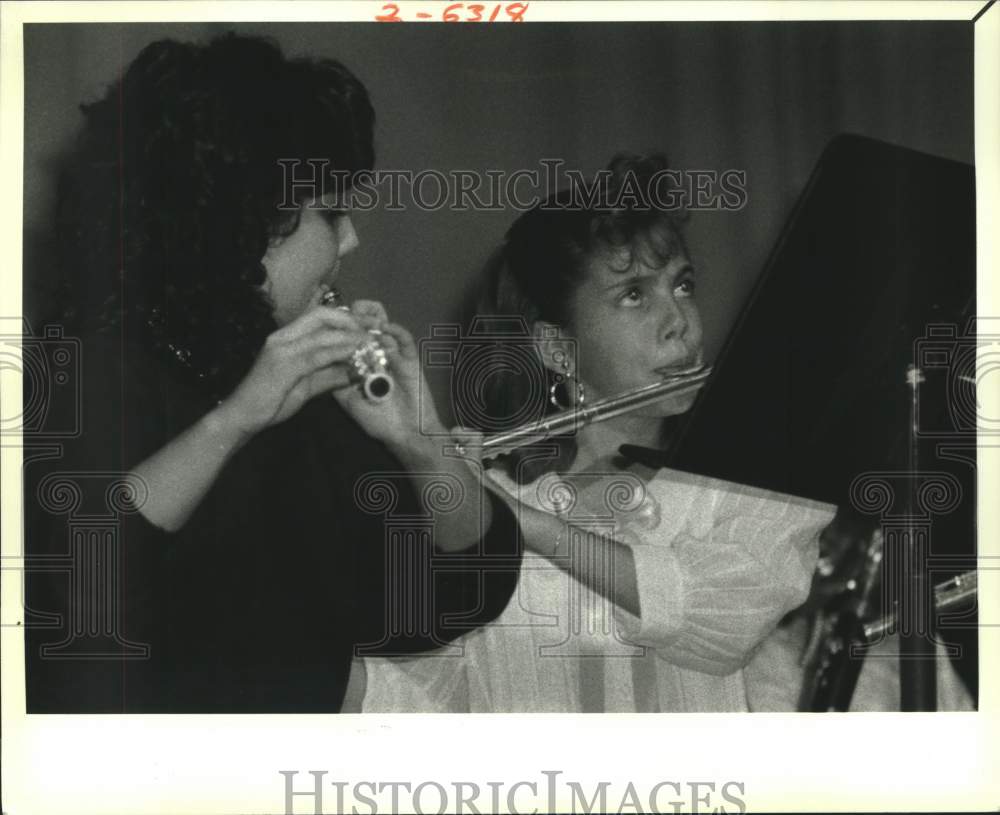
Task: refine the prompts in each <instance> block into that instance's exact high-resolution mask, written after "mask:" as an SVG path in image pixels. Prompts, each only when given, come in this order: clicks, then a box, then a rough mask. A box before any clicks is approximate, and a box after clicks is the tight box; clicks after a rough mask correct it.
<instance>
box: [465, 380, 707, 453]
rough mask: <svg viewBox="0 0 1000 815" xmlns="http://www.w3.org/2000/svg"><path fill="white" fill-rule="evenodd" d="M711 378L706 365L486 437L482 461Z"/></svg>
mask: <svg viewBox="0 0 1000 815" xmlns="http://www.w3.org/2000/svg"><path fill="white" fill-rule="evenodd" d="M711 374H712V368H711V366H709V365H701V366H698V367H695V368H687V369H685V370H682V371H678V372H677V373H676V374H674V375H673V376H671V377H669V378H667V379H664V380H663V381H662V382H654V383H653V384H652V385H644V386H643V387H641V388H636V389H635V390H632V391H626V392H625V393H620V394H618V395H617V396H611V397H608V398H607V399H601V400H600V401H597V402H594V403H593V404H591V405H586V406H580V407H575V408H570V409H569V410H565V411H563V412H562V413H556V414H554V415H552V416H546V417H545V418H544V419H541V420H540V421H537V422H531V423H530V424H526V425H522V426H521V427H518V428H515V429H514V430H508V431H506V432H504V433H498V434H496V435H494V436H488V437H487V438H485V439H483V442H482V457H483V458H494V457H495V456H499V455H501V454H503V453H509V452H510V451H511V450H514V449H516V448H518V447H521V446H522V445H525V444H528V443H531V442H537V441H543V440H544V439H547V438H550V437H551V436H559V435H563V434H565V433H570V432H572V431H574V430H577V429H578V428H580V427H583V426H584V425H588V424H596V423H597V422H603V421H605V420H607V419H613V418H614V417H615V416H621V415H622V414H624V413H629V412H630V411H633V410H637V409H638V408H641V407H644V406H646V405H650V404H653V403H654V402H658V401H659V400H660V399H663V398H665V397H667V396H680V395H682V394H686V393H692V392H694V391H697V390H699V389H700V388H702V387H703V386H704V384H705V382H706V381H707V380H708V378H709V376H711Z"/></svg>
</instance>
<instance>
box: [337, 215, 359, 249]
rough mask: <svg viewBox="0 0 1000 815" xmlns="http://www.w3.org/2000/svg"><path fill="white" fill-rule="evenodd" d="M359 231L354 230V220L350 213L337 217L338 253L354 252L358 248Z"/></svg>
mask: <svg viewBox="0 0 1000 815" xmlns="http://www.w3.org/2000/svg"><path fill="white" fill-rule="evenodd" d="M358 244H359V241H358V233H357V232H355V231H354V222H353V221H351V217H350V216H349V215H345V216H344V217H343V218H338V219H337V255H338V256H339V257H343V256H344V255H346V254H348V253H350V252H353V251H354V250H355V249H357V248H358Z"/></svg>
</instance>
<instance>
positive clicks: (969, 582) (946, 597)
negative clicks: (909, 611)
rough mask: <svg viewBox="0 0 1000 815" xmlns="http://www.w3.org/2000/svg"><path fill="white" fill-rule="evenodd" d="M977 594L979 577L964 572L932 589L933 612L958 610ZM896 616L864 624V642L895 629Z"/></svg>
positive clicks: (872, 640) (972, 573)
mask: <svg viewBox="0 0 1000 815" xmlns="http://www.w3.org/2000/svg"><path fill="white" fill-rule="evenodd" d="M978 594H979V577H978V573H977V572H964V573H962V574H959V575H956V576H955V577H953V578H951V579H950V580H945V581H944V582H943V583H938V584H937V585H936V586H935V587H934V610H935V611H937V612H940V611H948V610H951V609H955V608H959V607H961V606H963V605H965V604H966V603H969V602H970V601H971V600H973V599H974V598H975V597H977V596H978ZM897 622H898V615H897V614H896V613H895V612H893V613H892V614H889V615H887V616H885V617H880V618H879V619H877V620H871V621H869V622H866V623H865V624H864V626H863V627H862V629H861V633H862V637H863V638H864V642H866V643H870V642H875V641H877V640H879V639H881V638H882V637H883V636H884V635H885V634H886V633H888V632H891V631H893V630H894V629H895V627H896V624H897Z"/></svg>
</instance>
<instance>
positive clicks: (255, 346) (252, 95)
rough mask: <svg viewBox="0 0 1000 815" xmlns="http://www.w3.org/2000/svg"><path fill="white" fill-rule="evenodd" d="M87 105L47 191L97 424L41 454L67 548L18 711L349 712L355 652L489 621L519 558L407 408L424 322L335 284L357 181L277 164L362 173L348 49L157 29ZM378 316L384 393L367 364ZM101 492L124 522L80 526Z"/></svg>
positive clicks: (437, 640) (37, 581)
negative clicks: (402, 318) (183, 39)
mask: <svg viewBox="0 0 1000 815" xmlns="http://www.w3.org/2000/svg"><path fill="white" fill-rule="evenodd" d="M83 110H84V114H85V117H86V121H85V125H84V129H83V133H82V136H81V139H80V142H79V145H78V148H77V150H76V152H75V154H74V156H73V163H72V165H71V166H70V168H69V170H68V171H67V172H66V174H65V175H64V178H63V183H62V185H61V188H60V205H59V212H58V227H59V236H60V239H61V241H62V242H61V249H62V263H61V269H62V272H63V276H62V281H61V302H62V303H63V304H64V308H63V310H62V311H63V320H64V326H65V328H66V330H67V331H68V332H69V333H70V334H71V335H73V336H77V337H80V338H81V339H82V341H81V348H82V356H83V359H82V365H81V368H82V374H81V388H82V398H81V400H80V407H81V410H82V414H81V416H80V420H81V428H82V432H81V434H80V436H79V438H78V439H74V440H73V441H71V442H68V443H67V444H66V447H65V450H64V451H63V455H62V456H61V457H60V458H58V459H57V460H55V461H53V462H50V463H48V465H41V466H38V467H29V468H28V472H27V474H26V475H27V483H28V485H29V486H28V492H27V495H28V498H29V512H31V507H30V504H31V502H32V501H33V500H37V504H36V505H35V506H34V508H33V509H34V512H33V514H32V515H31V516H30V517H29V521H28V527H27V537H28V552H29V556H39V557H42V556H44V557H49V558H52V557H56V558H58V557H60V556H65V553H66V551H67V548H69V550H70V553H71V556H72V557H73V558H75V560H73V562H72V565H71V567H70V568H69V569H68V573H60V574H50V573H46V574H32V575H30V576H29V580H28V605H29V606H30V607H31V608H32V609H33V610H37V611H38V612H42V613H45V612H48V613H53V612H55V613H57V614H59V615H61V618H62V623H63V624H62V626H61V627H58V628H55V629H48V628H32V630H31V632H30V636H29V638H28V645H29V648H28V710H29V712H43V711H57V712H58V711H65V712H70V711H90V712H97V711H109V712H110V711H164V712H241V711H243V712H251V711H253V712H292V711H300V712H323V711H327V712H334V711H338V710H342V709H346V710H350V709H355V708H356V707H357V700H358V699H359V698H360V692H361V691H362V690H363V684H364V676H363V675H357V674H355V676H354V677H353V678H350V676H349V673H350V663H351V657H352V654H353V653H354V651H355V649H356V648H358V647H361V646H363V645H366V644H367V645H368V646H370V647H371V648H373V649H375V650H378V649H379V648H381V650H382V651H383V652H398V651H403V652H407V651H414V650H420V649H423V648H428V647H432V646H434V645H439V644H441V643H442V642H445V641H447V640H448V639H451V638H454V637H455V636H458V635H459V634H460V633H462V631H463V630H468V629H469V628H471V627H474V626H475V625H478V624H480V623H482V622H483V621H485V620H488V619H491V618H492V617H493V616H495V615H496V614H497V613H498V612H499V611H500V609H502V607H503V604H504V603H505V602H506V600H507V598H508V596H509V594H510V591H511V590H512V587H513V585H514V575H513V573H512V572H511V564H512V563H513V564H514V567H515V569H516V562H517V558H516V552H515V551H514V550H515V534H514V527H513V522H512V518H511V516H510V513H509V511H508V510H507V509H506V508H505V507H503V506H502V504H501V503H499V502H497V501H495V500H493V499H489V500H483V501H481V500H479V499H478V498H477V496H479V495H480V490H479V489H478V487H479V485H478V484H477V482H476V481H475V479H474V478H473V476H472V475H471V474H470V473H469V471H468V469H467V468H465V467H464V466H462V465H461V463H460V462H458V463H456V462H454V461H453V460H450V459H445V458H443V457H442V456H441V454H440V448H439V446H436V445H435V444H434V443H432V441H431V440H430V439H432V438H433V437H428V436H426V435H424V434H421V433H420V432H419V431H420V427H419V426H418V406H419V407H422V409H423V422H424V428H425V429H426V427H427V422H428V421H430V422H431V424H432V425H434V427H432V428H431V429H432V430H442V428H440V423H439V422H438V421H437V419H436V414H434V412H433V405H432V402H430V399H429V396H428V393H427V391H426V387H425V384H424V380H423V377H422V374H421V371H420V367H419V363H418V360H417V355H416V350H415V346H414V342H413V339H412V337H411V336H410V335H409V334H408V333H407V332H406V330H405V329H403V328H402V327H401V326H399V325H396V324H394V323H392V322H390V321H389V320H388V317H387V315H386V313H385V309H384V308H383V307H382V306H381V304H380V303H378V302H376V301H359V302H356V303H354V304H352V305H351V306H350V307H349V308H348V307H343V308H328V307H326V306H325V303H326V301H327V299H328V297H326V295H327V294H328V293H329V292H330V291H331V289H332V288H333V284H334V282H335V280H336V278H337V276H338V274H339V271H340V268H339V267H340V263H341V259H342V258H343V257H344V256H346V255H347V254H349V253H350V252H351V251H352V250H353V249H354V248H355V247H356V246H357V244H358V238H357V235H356V233H355V231H354V227H353V224H352V222H351V219H350V214H349V211H348V210H347V209H346V208H345V207H346V204H347V203H348V201H347V200H346V197H347V196H345V195H344V194H338V195H337V196H336V197H334V196H333V195H331V194H330V190H335V191H337V192H338V193H345V192H347V191H349V190H345V186H344V184H343V183H341V184H339V185H337V184H330V185H327V186H324V185H323V184H319V185H318V186H316V187H315V188H314V189H312V190H310V189H309V188H307V187H305V188H304V187H303V185H301V184H297V185H292V184H289V183H288V181H289V179H288V178H286V167H287V166H288V162H290V161H292V162H293V161H299V162H307V161H310V162H313V166H320V167H322V168H324V170H325V171H326V172H328V173H329V174H330V177H331V179H334V178H335V179H337V180H339V181H341V182H343V180H344V179H347V180H348V182H349V181H350V180H351V179H354V178H356V177H357V175H358V174H359V173H362V172H365V171H368V170H370V169H371V167H372V165H373V161H374V156H373V147H372V131H373V124H374V113H373V110H372V107H371V104H370V102H369V98H368V94H367V92H366V90H365V88H364V86H363V85H362V84H361V83H360V81H358V79H357V78H356V77H355V76H354V75H353V74H352V73H351V72H350V71H349V70H348V69H347V68H345V67H344V66H343V65H341V64H340V63H338V62H335V61H333V60H328V59H326V60H319V61H312V60H305V59H295V60H289V59H286V58H285V57H284V56H283V55H282V53H281V51H280V50H279V49H278V48H277V47H276V46H275V45H274V44H272V43H271V42H269V41H266V40H262V39H257V38H248V37H242V36H236V35H228V36H225V37H222V38H220V39H217V40H214V41H213V42H211V43H210V44H208V45H194V44H182V43H178V42H173V41H162V42H157V43H154V44H152V45H150V46H148V47H147V48H145V49H144V50H143V51H142V53H141V54H140V55H139V56H138V57H137V58H136V59H135V61H134V62H133V63H132V64H131V65H130V66H129V68H128V69H127V71H126V72H125V73H124V75H123V76H122V78H121V79H120V81H118V82H117V83H115V84H114V85H113V86H112V87H111V88H110V89H109V90H108V92H107V94H106V95H105V96H104V98H103V99H101V100H99V101H97V102H95V103H93V104H90V105H86V106H84V108H83ZM347 186H348V187H349V184H348V185H347ZM373 332H374V334H373ZM373 336H374V337H375V338H377V341H378V342H379V343H380V345H381V346H382V348H383V350H384V353H385V357H386V360H387V362H388V365H389V368H390V370H391V371H392V374H393V376H394V379H395V383H396V387H395V388H394V390H393V391H392V392H391V394H390V395H389V397H388V398H387V399H385V400H384V401H381V402H375V401H372V400H369V399H366V398H365V397H364V396H363V395H362V392H361V390H360V389H359V388H358V387H356V384H355V377H354V375H353V374H352V371H353V368H352V361H353V360H354V359H355V354H356V352H357V351H358V349H359V348H361V347H365V346H370V344H371V342H372V339H373ZM331 392H332V394H333V398H331V396H330V394H331ZM54 409H55V410H59V409H60V406H59V405H55V406H54ZM406 470H409V471H411V472H413V473H415V475H413V476H410V477H406V476H405V475H402V474H401V473H403V472H404V471H406ZM429 473H434V475H428V474H429ZM379 474H381V476H379ZM67 478H68V479H69V481H68V482H65V479H67ZM379 478H381V481H380V480H379ZM60 479H63V481H60ZM373 479H374V480H373ZM63 482H65V484H69V483H70V482H71V484H72V486H71V487H69V489H71V490H75V492H73V494H74V495H77V496H79V499H80V503H79V504H75V505H74V506H73V508H72V511H71V512H70V516H69V520H68V521H67V513H66V511H65V510H66V505H65V504H62V503H60V502H59V501H58V500H56V498H55V497H54V496H57V495H63V494H65V489H64V490H63V492H59V489H58V487H59V486H60V485H62V486H64V487H65V484H64V483H63ZM373 483H374V484H375V486H374V487H373V486H372V484H373ZM366 485H367V486H366ZM366 490H367V492H366ZM442 490H444V492H445V493H450V496H451V499H452V500H450V503H449V501H447V500H446V501H445V503H447V504H448V506H446V507H444V508H443V510H442V505H441V504H442V500H443V499H442V496H441V493H442ZM387 493H391V496H390V499H391V500H387V501H382V500H381V499H382V498H384V497H385V495H386V494H387ZM112 494H115V495H118V496H120V495H122V494H124V496H125V498H124V499H121V498H120V497H119V498H117V499H115V500H114V501H112V502H111V503H109V499H108V498H107V496H109V495H112ZM456 496H457V498H456ZM463 498H464V500H463ZM91 500H100V501H103V502H104V507H103V513H104V517H105V518H107V517H109V516H108V513H109V511H111V510H113V511H114V513H113V516H112V520H113V524H112V526H113V529H114V531H113V533H112V534H111V535H110V537H109V538H108V539H106V540H105V542H104V543H97V544H93V546H92V545H91V544H88V543H87V542H85V541H84V542H82V543H80V545H79V546H77V543H76V542H74V541H76V540H77V539H75V538H74V537H73V535H74V529H75V528H76V527H75V526H74V523H75V521H76V520H78V518H79V513H77V510H80V512H90V511H91V509H90V505H88V508H87V509H86V510H83V509H81V507H82V506H83V504H86V503H87V502H88V501H91ZM380 501H381V503H380ZM435 509H438V510H442V511H438V512H436V513H435V512H434V510H435ZM389 512H395V513H396V514H397V515H399V516H408V517H416V518H428V519H430V520H431V521H432V524H431V525H432V526H433V532H434V539H433V543H434V546H431V545H429V544H428V542H427V541H426V540H423V541H422V540H420V536H421V534H422V535H424V537H425V538H426V535H427V531H426V530H427V524H425V523H422V522H421V523H420V524H418V529H417V530H416V531H415V532H411V533H410V534H409V536H408V537H407V536H404V537H407V540H408V541H410V542H409V543H404V544H403V545H400V544H399V542H398V541H397V540H395V539H393V540H390V537H391V535H390V527H389V525H388V524H386V523H385V520H386V517H387V513H389ZM88 517H93V516H88ZM482 530H487V531H486V533H485V535H484V534H483V532H482ZM109 540H110V543H109V542H108V541H109ZM67 541H70V543H69V544H68V543H67ZM94 546H96V547H97V548H96V549H95V548H94ZM102 546H106V547H110V548H101V547H102ZM74 547H76V548H74ZM81 547H82V548H81ZM88 547H89V548H88ZM484 554H486V555H493V556H496V555H503V556H506V555H511V557H508V558H506V562H504V561H505V558H504V557H500V558H497V557H492V558H489V559H487V558H484V557H481V556H482V555H484ZM498 563H499V564H500V565H496V564H498ZM94 564H98V565H97V566H96V567H95V568H99V569H101V570H103V571H102V572H101V578H100V579H99V580H97V581H96V582H88V573H87V570H88V569H89V568H91V567H93V566H94ZM442 566H445V567H446V569H442V568H441V567H442ZM484 578H485V579H484ZM445 616H448V617H449V618H450V620H449V621H450V625H449V626H448V627H447V628H446V627H445V626H444V625H443V624H442V618H443V617H445ZM83 657H86V658H83ZM349 679H350V682H349Z"/></svg>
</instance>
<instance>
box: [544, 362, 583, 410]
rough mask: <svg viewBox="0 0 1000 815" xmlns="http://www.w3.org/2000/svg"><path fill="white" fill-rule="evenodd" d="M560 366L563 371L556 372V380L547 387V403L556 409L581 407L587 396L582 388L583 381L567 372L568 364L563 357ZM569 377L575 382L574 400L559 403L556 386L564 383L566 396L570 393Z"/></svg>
mask: <svg viewBox="0 0 1000 815" xmlns="http://www.w3.org/2000/svg"><path fill="white" fill-rule="evenodd" d="M562 367H563V371H564V373H562V374H558V375H557V376H556V381H555V382H553V383H552V385H551V387H549V403H550V404H551V405H552V407H554V408H555V409H556V410H572V409H573V408H581V407H583V403H584V402H585V401H586V398H587V392H586V391H585V390H584V387H583V383H582V382H581V381H580V380H579V379H578V378H577V377H575V376H573V374H571V373H570V372H569V365H568V364H567V362H566V360H565V359H564V360H563V361H562ZM571 379H572V380H573V382H574V383H575V384H576V402H575V404H572V405H563V404H560V402H559V391H558V388H559V386H560V385H565V386H566V393H567V396H568V395H569V393H570V386H569V381H570V380H571Z"/></svg>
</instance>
